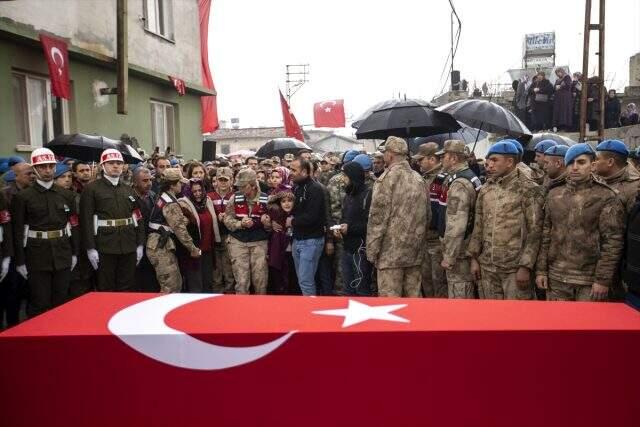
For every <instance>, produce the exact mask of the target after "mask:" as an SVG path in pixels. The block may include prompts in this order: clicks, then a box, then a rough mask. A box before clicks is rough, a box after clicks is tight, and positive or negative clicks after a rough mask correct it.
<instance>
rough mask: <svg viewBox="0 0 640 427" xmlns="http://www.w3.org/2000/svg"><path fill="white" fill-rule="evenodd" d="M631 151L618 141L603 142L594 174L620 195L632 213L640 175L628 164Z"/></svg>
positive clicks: (599, 149) (598, 152)
mask: <svg viewBox="0 0 640 427" xmlns="http://www.w3.org/2000/svg"><path fill="white" fill-rule="evenodd" d="M628 157H629V150H628V149H627V146H626V145H624V142H622V141H618V140H616V139H608V140H606V141H602V142H601V143H600V144H598V146H597V147H596V161H595V162H594V164H593V166H594V172H595V173H596V175H598V176H599V177H600V178H602V179H603V180H604V182H605V183H607V185H608V186H609V187H611V188H613V190H614V191H615V192H616V193H617V194H618V197H620V200H622V204H623V205H624V207H625V210H626V212H627V214H628V213H630V212H631V209H632V208H633V205H634V204H635V202H636V196H637V195H638V185H639V184H640V175H638V173H637V171H635V170H633V168H631V167H629V165H628V164H627V158H628Z"/></svg>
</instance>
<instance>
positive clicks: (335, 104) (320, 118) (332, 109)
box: [313, 99, 345, 128]
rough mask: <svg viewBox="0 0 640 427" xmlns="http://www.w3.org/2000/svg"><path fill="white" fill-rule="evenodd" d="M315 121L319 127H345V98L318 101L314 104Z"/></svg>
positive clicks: (315, 124)
mask: <svg viewBox="0 0 640 427" xmlns="http://www.w3.org/2000/svg"><path fill="white" fill-rule="evenodd" d="M313 121H314V126H315V127H317V128H343V127H344V126H345V118H344V100H343V99H336V100H333V101H324V102H317V103H315V104H313Z"/></svg>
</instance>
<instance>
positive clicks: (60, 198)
mask: <svg viewBox="0 0 640 427" xmlns="http://www.w3.org/2000/svg"><path fill="white" fill-rule="evenodd" d="M31 164H32V165H33V168H34V173H35V175H36V182H35V183H34V184H33V185H32V186H31V187H28V188H25V189H24V190H22V191H20V192H19V193H18V194H16V195H15V196H14V198H13V201H12V208H11V210H12V212H11V215H12V217H13V226H14V233H15V240H14V242H15V245H14V246H15V263H16V271H17V272H18V273H19V274H20V275H21V276H22V277H24V278H25V279H26V280H27V282H28V284H29V298H28V305H27V315H28V316H29V317H33V316H36V315H38V314H40V313H43V312H45V311H47V310H49V309H51V308H53V307H56V306H58V305H60V304H62V303H64V302H66V301H67V298H68V295H69V281H70V279H71V270H73V268H74V267H75V265H76V262H77V260H78V258H77V256H76V255H77V251H78V241H79V234H78V231H79V230H78V215H77V210H76V203H75V200H74V194H73V193H72V192H71V191H69V190H65V189H63V188H61V187H59V186H57V185H55V184H54V182H53V174H54V171H55V166H56V159H55V156H54V154H53V152H51V150H49V149H48V148H38V149H36V150H34V151H33V152H32V153H31Z"/></svg>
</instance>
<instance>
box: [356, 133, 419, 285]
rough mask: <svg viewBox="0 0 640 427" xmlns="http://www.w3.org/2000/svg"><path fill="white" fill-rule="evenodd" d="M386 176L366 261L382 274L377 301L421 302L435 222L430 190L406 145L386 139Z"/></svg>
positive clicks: (377, 187)
mask: <svg viewBox="0 0 640 427" xmlns="http://www.w3.org/2000/svg"><path fill="white" fill-rule="evenodd" d="M381 150H383V152H384V160H385V164H386V165H387V170H386V171H385V172H384V173H383V174H382V175H381V176H380V178H378V180H377V181H376V183H375V184H374V185H373V194H372V198H371V209H370V211H369V222H368V224H367V259H368V260H369V262H371V263H372V264H373V265H375V266H376V268H377V269H378V295H380V296H396V297H402V296H406V297H419V296H420V294H421V290H420V283H421V279H422V273H421V265H422V261H423V258H424V249H423V245H424V241H425V239H426V236H427V227H428V225H429V222H430V221H431V209H429V202H428V198H427V185H426V183H425V181H424V179H422V177H421V176H420V175H419V174H418V173H417V172H415V171H414V170H412V169H411V167H410V166H409V162H408V161H407V153H408V149H407V142H406V141H405V140H404V139H402V138H398V137H395V136H390V137H389V138H387V140H386V142H385V144H384V146H383V147H381Z"/></svg>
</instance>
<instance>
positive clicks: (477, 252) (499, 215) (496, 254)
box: [467, 168, 544, 299]
mask: <svg viewBox="0 0 640 427" xmlns="http://www.w3.org/2000/svg"><path fill="white" fill-rule="evenodd" d="M543 204H544V198H543V195H542V189H541V187H540V186H539V185H537V184H536V183H534V182H533V181H532V180H530V179H528V178H526V176H525V175H524V174H523V173H522V172H521V171H520V169H517V168H516V169H515V170H513V171H512V172H510V173H509V174H507V175H505V176H502V177H499V178H489V179H488V180H487V183H486V184H485V185H484V186H483V187H482V189H481V190H480V192H479V194H478V200H477V201H476V213H475V223H474V228H473V233H472V235H471V240H470V242H469V247H468V249H467V252H468V253H469V255H471V256H472V257H474V258H476V259H477V260H478V262H479V263H480V268H481V280H480V287H479V289H478V291H479V294H480V297H481V298H487V299H531V298H532V297H533V286H528V287H526V288H525V289H520V288H519V287H518V286H517V284H516V272H517V270H518V268H519V267H525V268H528V269H529V270H533V268H534V266H535V262H536V257H537V254H538V249H539V247H540V238H541V236H542V222H543Z"/></svg>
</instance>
